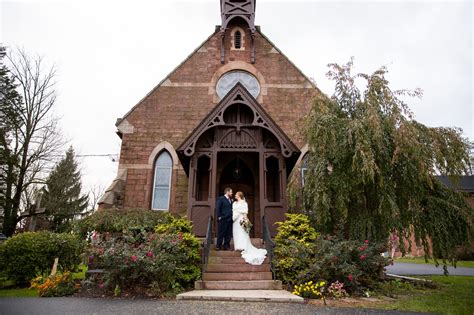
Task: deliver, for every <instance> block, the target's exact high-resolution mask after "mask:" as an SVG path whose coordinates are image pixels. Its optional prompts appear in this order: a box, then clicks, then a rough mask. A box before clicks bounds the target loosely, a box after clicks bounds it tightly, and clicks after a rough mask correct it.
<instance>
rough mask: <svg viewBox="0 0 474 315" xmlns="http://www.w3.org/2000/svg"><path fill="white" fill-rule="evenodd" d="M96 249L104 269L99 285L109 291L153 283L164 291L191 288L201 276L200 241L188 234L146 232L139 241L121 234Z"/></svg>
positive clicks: (158, 289) (101, 242) (101, 243)
mask: <svg viewBox="0 0 474 315" xmlns="http://www.w3.org/2000/svg"><path fill="white" fill-rule="evenodd" d="M93 248H94V255H98V256H99V257H98V258H99V259H100V266H101V267H102V268H103V269H104V270H105V273H104V274H103V278H102V279H101V280H100V281H103V282H100V283H98V285H99V286H100V287H102V286H105V287H106V288H108V289H109V290H114V288H116V287H117V286H118V287H119V288H125V287H131V286H132V287H133V286H142V287H151V286H153V288H154V292H155V293H156V294H161V293H164V292H167V291H172V290H177V289H181V288H182V287H189V286H190V285H191V284H193V282H194V281H195V280H197V279H198V278H199V276H200V269H199V267H200V257H199V252H198V250H199V242H198V241H197V239H196V238H195V236H193V235H192V234H189V233H179V234H156V233H145V234H143V235H142V236H141V240H140V241H138V242H137V238H136V235H132V236H130V235H122V236H121V237H119V238H115V239H111V240H104V241H100V242H99V243H98V244H97V245H95V246H93ZM91 256H93V255H91ZM91 256H90V258H91ZM92 258H96V257H92Z"/></svg>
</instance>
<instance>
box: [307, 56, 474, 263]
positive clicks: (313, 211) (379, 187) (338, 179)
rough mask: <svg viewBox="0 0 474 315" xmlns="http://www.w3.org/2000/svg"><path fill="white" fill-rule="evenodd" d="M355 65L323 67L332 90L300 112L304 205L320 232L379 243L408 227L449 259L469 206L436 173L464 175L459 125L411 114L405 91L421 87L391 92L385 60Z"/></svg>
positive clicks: (468, 229) (462, 240) (464, 233)
mask: <svg viewBox="0 0 474 315" xmlns="http://www.w3.org/2000/svg"><path fill="white" fill-rule="evenodd" d="M352 65H353V63H352V60H351V61H350V62H349V63H348V64H346V65H343V66H340V65H337V64H331V65H330V71H329V72H328V77H329V78H330V79H332V80H334V81H335V83H336V84H335V93H334V95H333V96H332V97H331V98H328V97H326V96H320V97H317V98H316V99H315V102H314V104H313V107H312V110H311V113H310V115H309V116H308V117H307V120H306V128H305V136H306V139H307V141H308V144H309V147H310V151H309V154H308V158H307V161H308V162H307V164H308V171H307V172H306V176H305V187H304V189H303V208H304V211H305V212H306V213H307V214H308V215H309V216H310V217H311V218H312V220H313V224H314V226H315V227H316V228H317V229H318V230H319V231H322V232H326V233H334V234H339V235H340V236H342V237H344V238H346V239H358V240H364V239H371V240H375V241H381V242H384V241H386V240H387V239H388V237H389V234H390V233H391V232H393V231H396V232H397V233H398V235H399V236H400V238H401V239H403V238H408V237H409V235H410V234H411V233H413V234H414V236H415V238H416V240H417V241H419V242H421V243H422V244H423V245H424V248H425V252H426V253H429V252H430V246H429V241H430V240H431V242H432V254H433V256H434V257H435V258H443V259H455V256H454V255H455V249H456V246H457V245H462V244H466V243H467V241H468V239H469V237H470V235H471V234H472V217H473V209H472V208H471V207H469V205H468V204H467V203H466V201H465V199H464V198H463V197H462V195H461V194H460V193H458V192H456V191H453V190H451V189H448V188H447V187H446V186H444V185H443V184H441V183H440V182H439V180H438V179H437V178H436V175H437V174H438V173H440V174H442V175H448V176H451V177H452V178H453V179H456V178H459V176H460V175H463V174H468V173H469V169H470V165H469V156H468V142H467V140H466V139H463V138H462V137H461V130H460V129H457V128H444V127H436V128H434V127H427V126H425V125H423V124H421V123H419V122H417V121H416V120H414V119H413V115H412V113H411V111H410V110H409V108H408V106H407V104H406V103H405V102H404V101H403V100H402V98H403V97H407V96H412V97H413V96H415V97H420V96H421V91H419V90H417V91H406V90H403V91H392V90H391V89H390V87H389V82H388V81H387V79H386V78H385V74H386V73H387V70H386V69H385V68H381V69H379V70H378V71H376V72H374V73H373V74H372V75H366V74H358V75H356V76H353V75H352V74H351V68H352ZM358 79H361V80H364V81H365V82H366V88H365V91H363V92H362V93H361V92H360V90H359V89H358V88H357V85H356V80H358ZM446 110H449V109H448V107H447V108H446ZM400 245H401V246H402V250H403V251H404V250H405V248H404V247H403V242H402V243H401V244H400Z"/></svg>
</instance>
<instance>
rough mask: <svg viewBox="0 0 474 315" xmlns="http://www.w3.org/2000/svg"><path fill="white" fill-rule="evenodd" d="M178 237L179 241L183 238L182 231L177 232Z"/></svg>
mask: <svg viewBox="0 0 474 315" xmlns="http://www.w3.org/2000/svg"><path fill="white" fill-rule="evenodd" d="M178 239H179V240H180V241H182V240H183V233H181V232H179V234H178Z"/></svg>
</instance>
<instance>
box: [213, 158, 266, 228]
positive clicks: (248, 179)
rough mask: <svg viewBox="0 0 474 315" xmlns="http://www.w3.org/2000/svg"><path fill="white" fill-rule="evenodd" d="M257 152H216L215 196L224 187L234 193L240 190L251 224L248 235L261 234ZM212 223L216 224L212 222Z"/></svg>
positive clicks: (220, 192)
mask: <svg viewBox="0 0 474 315" xmlns="http://www.w3.org/2000/svg"><path fill="white" fill-rule="evenodd" d="M258 173H259V172H258V153H256V152H245V153H240V152H235V153H234V152H221V153H218V154H217V178H218V179H219V180H218V181H217V189H216V191H217V196H216V198H217V197H218V196H219V195H221V194H222V193H223V191H224V189H225V188H226V187H230V188H232V191H233V193H234V196H235V193H236V192H238V191H241V192H243V193H244V195H245V199H246V201H247V203H248V206H249V213H248V218H249V219H250V221H251V222H252V224H253V228H252V230H251V231H250V237H255V236H256V235H260V234H261V227H260V225H261V224H260V209H259V203H258ZM214 224H217V223H216V222H214Z"/></svg>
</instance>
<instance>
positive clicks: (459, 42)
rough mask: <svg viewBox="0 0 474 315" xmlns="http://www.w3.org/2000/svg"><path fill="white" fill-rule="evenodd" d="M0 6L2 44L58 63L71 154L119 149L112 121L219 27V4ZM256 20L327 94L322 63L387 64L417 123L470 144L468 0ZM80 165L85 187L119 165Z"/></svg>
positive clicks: (273, 13)
mask: <svg viewBox="0 0 474 315" xmlns="http://www.w3.org/2000/svg"><path fill="white" fill-rule="evenodd" d="M0 3H1V5H0V18H1V29H0V42H1V43H2V44H4V45H6V46H8V47H21V48H24V49H25V50H26V51H27V52H29V53H30V54H39V55H42V56H44V58H45V60H46V61H47V62H49V63H51V64H53V63H54V64H55V65H56V68H57V72H58V77H57V81H58V85H57V92H58V100H57V107H56V113H57V114H58V115H60V116H61V117H62V119H61V128H62V130H63V132H64V134H65V137H66V138H68V139H71V144H72V145H73V146H74V148H75V150H76V153H77V154H109V153H110V154H118V153H119V150H120V139H119V138H118V136H117V135H116V134H115V131H116V127H115V121H116V119H117V118H119V117H121V116H123V115H124V114H125V113H126V112H127V111H128V110H129V109H130V108H131V107H132V106H134V105H135V104H136V103H137V102H138V101H139V100H140V99H141V98H142V97H143V96H145V95H146V94H147V93H148V92H149V91H150V90H151V89H152V88H153V87H154V86H156V85H157V84H158V82H160V81H161V80H162V79H163V78H164V77H165V76H166V75H167V74H168V73H169V72H170V71H171V70H173V68H174V67H176V66H177V65H178V64H179V63H180V62H181V61H182V60H183V59H185V58H186V57H187V56H188V55H189V54H190V53H191V52H192V51H193V50H194V49H195V48H196V47H197V46H198V45H200V44H201V42H202V41H204V40H205V39H206V38H207V36H209V35H210V34H211V33H212V32H213V30H214V27H215V25H219V24H220V11H219V0H209V1H196V0H193V1H174V0H166V1H157V0H155V1H118V0H116V1H99V0H97V1H85V0H77V1H76V0H75V1H39V0H38V1H4V0H0ZM255 22H256V24H257V25H260V26H261V30H262V32H263V33H264V34H265V35H267V36H268V37H269V38H270V40H272V41H273V43H274V44H275V45H277V46H278V47H279V48H280V49H281V50H282V51H283V53H285V54H286V55H287V56H288V57H289V58H290V60H292V61H293V62H294V63H295V64H296V65H297V66H298V67H299V68H300V69H301V70H302V71H303V72H304V73H305V74H306V75H307V76H308V77H311V78H314V80H315V81H316V84H317V85H318V87H319V88H320V89H321V90H322V91H323V92H325V93H326V94H328V95H331V94H332V89H333V84H332V83H331V82H330V81H328V80H327V78H326V77H325V74H326V72H327V70H328V68H327V64H328V63H331V62H337V63H344V62H347V61H348V60H349V58H350V57H351V56H354V57H355V65H356V68H355V70H356V71H358V72H366V73H369V72H372V71H374V70H376V69H377V68H378V67H380V66H382V65H386V66H388V68H389V71H390V73H389V76H388V78H389V80H390V81H391V86H392V88H394V89H401V88H409V89H414V88H421V89H423V90H424V97H423V99H422V100H411V101H410V106H411V108H412V110H413V111H414V113H415V118H416V119H417V120H419V121H420V122H422V123H424V124H426V125H428V126H457V127H461V128H462V129H463V130H464V135H465V136H467V137H469V138H470V139H471V140H474V109H473V107H474V106H473V92H472V91H473V56H472V55H473V48H472V43H473V25H472V23H473V5H472V4H471V1H437V2H434V1H403V2H401V1H400V2H398V1H390V2H389V1H300V2H296V1H270V0H267V1H265V0H258V1H257V10H256V19H255ZM80 163H81V168H82V173H83V182H84V186H85V188H87V187H90V186H91V185H95V184H102V185H103V186H108V185H109V184H110V183H111V181H112V179H113V178H114V177H115V174H116V171H117V166H118V163H114V162H112V161H111V160H110V159H108V158H106V157H88V158H81V159H80Z"/></svg>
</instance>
